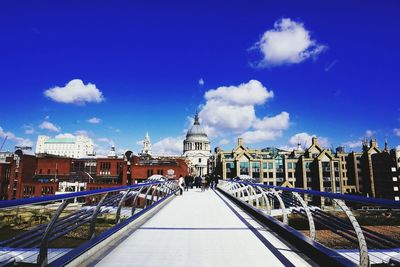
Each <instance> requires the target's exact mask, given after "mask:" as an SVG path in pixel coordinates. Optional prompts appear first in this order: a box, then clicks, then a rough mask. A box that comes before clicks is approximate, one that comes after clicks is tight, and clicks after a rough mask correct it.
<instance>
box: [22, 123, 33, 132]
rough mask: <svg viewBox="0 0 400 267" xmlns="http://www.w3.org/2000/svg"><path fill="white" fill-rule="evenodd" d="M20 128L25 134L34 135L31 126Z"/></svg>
mask: <svg viewBox="0 0 400 267" xmlns="http://www.w3.org/2000/svg"><path fill="white" fill-rule="evenodd" d="M22 128H24V129H25V134H34V133H35V128H33V126H32V125H23V126H22Z"/></svg>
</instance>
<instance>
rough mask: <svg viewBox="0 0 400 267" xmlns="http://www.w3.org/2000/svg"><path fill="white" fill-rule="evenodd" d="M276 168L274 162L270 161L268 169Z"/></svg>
mask: <svg viewBox="0 0 400 267" xmlns="http://www.w3.org/2000/svg"><path fill="white" fill-rule="evenodd" d="M273 168H274V164H273V163H272V162H268V169H270V170H271V169H273Z"/></svg>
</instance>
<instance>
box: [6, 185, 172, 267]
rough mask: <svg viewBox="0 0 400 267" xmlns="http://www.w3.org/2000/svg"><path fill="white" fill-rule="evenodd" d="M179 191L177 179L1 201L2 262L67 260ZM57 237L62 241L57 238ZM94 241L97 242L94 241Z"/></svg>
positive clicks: (41, 264) (47, 262)
mask: <svg viewBox="0 0 400 267" xmlns="http://www.w3.org/2000/svg"><path fill="white" fill-rule="evenodd" d="M177 190H178V186H177V183H176V182H175V181H168V180H167V179H165V181H162V180H160V181H154V180H149V181H148V182H145V183H142V184H136V185H133V186H121V187H114V188H106V189H99V190H91V191H83V192H76V193H67V194H61V195H54V196H46V197H36V198H27V199H17V200H10V201H0V223H1V224H0V231H1V232H0V233H1V234H0V266H5V265H18V264H32V263H33V264H37V265H39V266H46V265H48V264H50V263H52V262H54V261H55V260H57V265H63V263H64V262H67V261H70V260H71V258H72V257H77V255H78V254H82V253H83V252H84V250H85V249H82V247H85V248H86V249H89V248H90V245H89V246H88V245H86V246H85V244H86V243H90V242H89V241H93V240H95V239H101V238H102V236H109V235H112V234H113V233H114V232H116V231H117V230H119V229H120V228H121V227H122V225H124V224H126V223H128V222H130V221H133V220H134V219H136V218H137V217H139V216H140V215H141V214H143V213H145V212H146V211H147V210H149V209H151V208H153V207H155V206H156V205H158V204H159V203H161V202H162V201H164V200H165V199H167V198H168V197H170V196H172V195H173V194H175V192H176V191H177ZM57 242H58V243H57ZM92 243H93V242H92Z"/></svg>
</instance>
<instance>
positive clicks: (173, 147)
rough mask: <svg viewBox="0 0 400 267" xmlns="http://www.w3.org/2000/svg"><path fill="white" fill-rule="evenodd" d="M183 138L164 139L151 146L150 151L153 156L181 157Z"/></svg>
mask: <svg viewBox="0 0 400 267" xmlns="http://www.w3.org/2000/svg"><path fill="white" fill-rule="evenodd" d="M183 139H184V138H183V137H182V136H180V137H166V138H164V139H162V140H160V141H158V142H157V143H155V144H153V147H152V150H153V154H155V155H182V152H183Z"/></svg>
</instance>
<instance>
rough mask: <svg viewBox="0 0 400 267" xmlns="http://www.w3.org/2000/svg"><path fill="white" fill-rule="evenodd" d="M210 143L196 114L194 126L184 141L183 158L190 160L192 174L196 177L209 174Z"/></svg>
mask: <svg viewBox="0 0 400 267" xmlns="http://www.w3.org/2000/svg"><path fill="white" fill-rule="evenodd" d="M210 149H211V148H210V141H209V140H208V137H207V134H206V132H205V131H204V129H203V127H201V125H200V122H199V115H198V113H196V116H195V118H194V124H193V126H192V127H191V128H190V129H189V130H188V132H187V134H186V139H185V140H184V141H183V156H184V157H186V158H187V159H189V161H190V168H191V172H192V173H193V174H194V175H201V176H203V175H206V174H208V160H209V159H210V157H211V150H210Z"/></svg>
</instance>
